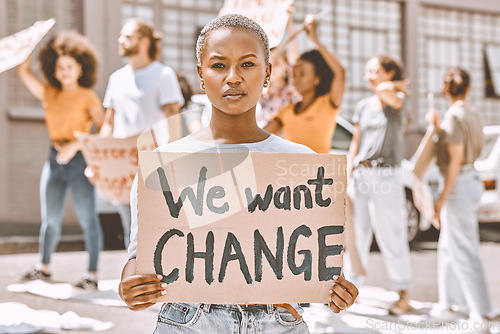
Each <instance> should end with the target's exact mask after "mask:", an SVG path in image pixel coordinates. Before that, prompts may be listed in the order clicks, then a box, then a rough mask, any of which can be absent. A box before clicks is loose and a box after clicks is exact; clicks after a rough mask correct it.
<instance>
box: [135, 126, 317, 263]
mask: <svg viewBox="0 0 500 334" xmlns="http://www.w3.org/2000/svg"><path fill="white" fill-rule="evenodd" d="M157 150H158V151H160V152H190V153H191V152H193V153H194V152H201V151H203V152H204V153H218V152H220V153H237V152H267V153H314V151H313V150H311V149H310V148H309V147H307V146H304V145H301V144H297V143H293V142H291V141H288V140H285V139H283V138H281V137H278V136H275V135H273V134H271V135H270V136H269V137H267V138H266V139H264V140H263V141H260V142H256V143H247V144H223V145H216V144H214V143H207V142H201V141H199V140H197V139H195V138H193V137H192V136H187V137H184V138H182V139H179V140H177V141H175V142H172V143H169V144H165V145H162V146H160V147H159V148H158V149H157ZM130 207H131V214H132V226H131V228H130V245H129V247H128V254H129V258H135V257H136V255H137V177H136V178H135V179H134V183H133V184H132V189H131V190H130Z"/></svg>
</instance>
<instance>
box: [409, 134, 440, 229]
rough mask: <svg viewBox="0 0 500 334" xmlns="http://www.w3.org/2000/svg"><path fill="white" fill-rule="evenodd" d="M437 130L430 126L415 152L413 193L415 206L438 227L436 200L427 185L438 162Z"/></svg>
mask: <svg viewBox="0 0 500 334" xmlns="http://www.w3.org/2000/svg"><path fill="white" fill-rule="evenodd" d="M435 132H436V131H435V129H434V126H429V128H428V129H427V131H426V133H425V135H424V137H423V138H422V141H421V142H420V144H419V146H418V148H417V151H416V152H415V157H416V159H415V165H414V167H413V183H412V193H413V203H415V207H416V208H417V209H418V210H419V211H420V213H421V214H423V215H424V217H425V218H426V219H428V220H429V221H430V222H431V223H432V224H433V225H434V226H435V227H438V226H439V223H438V222H437V221H436V217H435V216H434V215H435V211H434V201H433V198H432V195H431V194H430V192H429V191H428V190H426V187H425V183H426V182H427V177H428V174H429V170H430V168H431V166H432V165H433V164H435V163H436V153H435V144H434V140H433V137H434V134H435Z"/></svg>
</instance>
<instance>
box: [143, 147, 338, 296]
mask: <svg viewBox="0 0 500 334" xmlns="http://www.w3.org/2000/svg"><path fill="white" fill-rule="evenodd" d="M139 166H140V172H139V183H138V243H137V265H138V271H139V272H140V273H142V274H146V273H157V274H161V275H163V281H164V282H166V283H168V284H169V287H168V293H167V295H166V296H165V297H162V298H161V299H160V300H161V301H180V302H202V303H230V304H235V303H238V304H251V303H292V302H314V303H327V302H328V296H329V293H328V291H329V289H330V287H331V282H330V281H331V279H332V277H333V276H334V275H339V274H340V273H341V270H342V255H343V249H344V234H343V231H344V224H345V215H346V213H345V210H346V158H345V156H343V155H342V156H335V155H329V154H291V153H275V154H272V153H249V152H246V153H223V154H220V153H160V152H139Z"/></svg>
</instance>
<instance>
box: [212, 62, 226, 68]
mask: <svg viewBox="0 0 500 334" xmlns="http://www.w3.org/2000/svg"><path fill="white" fill-rule="evenodd" d="M210 67H211V68H224V64H222V63H213V64H212V65H211V66H210Z"/></svg>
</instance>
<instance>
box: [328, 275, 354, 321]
mask: <svg viewBox="0 0 500 334" xmlns="http://www.w3.org/2000/svg"><path fill="white" fill-rule="evenodd" d="M358 294H359V291H358V288H356V286H355V285H354V284H352V283H351V282H349V281H348V280H346V279H345V278H344V277H342V276H334V277H333V284H332V289H331V290H330V298H328V299H329V303H328V306H329V307H330V309H331V310H332V312H333V313H340V312H341V311H345V310H347V309H348V308H349V307H351V305H352V304H354V301H355V300H356V298H357V297H358Z"/></svg>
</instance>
